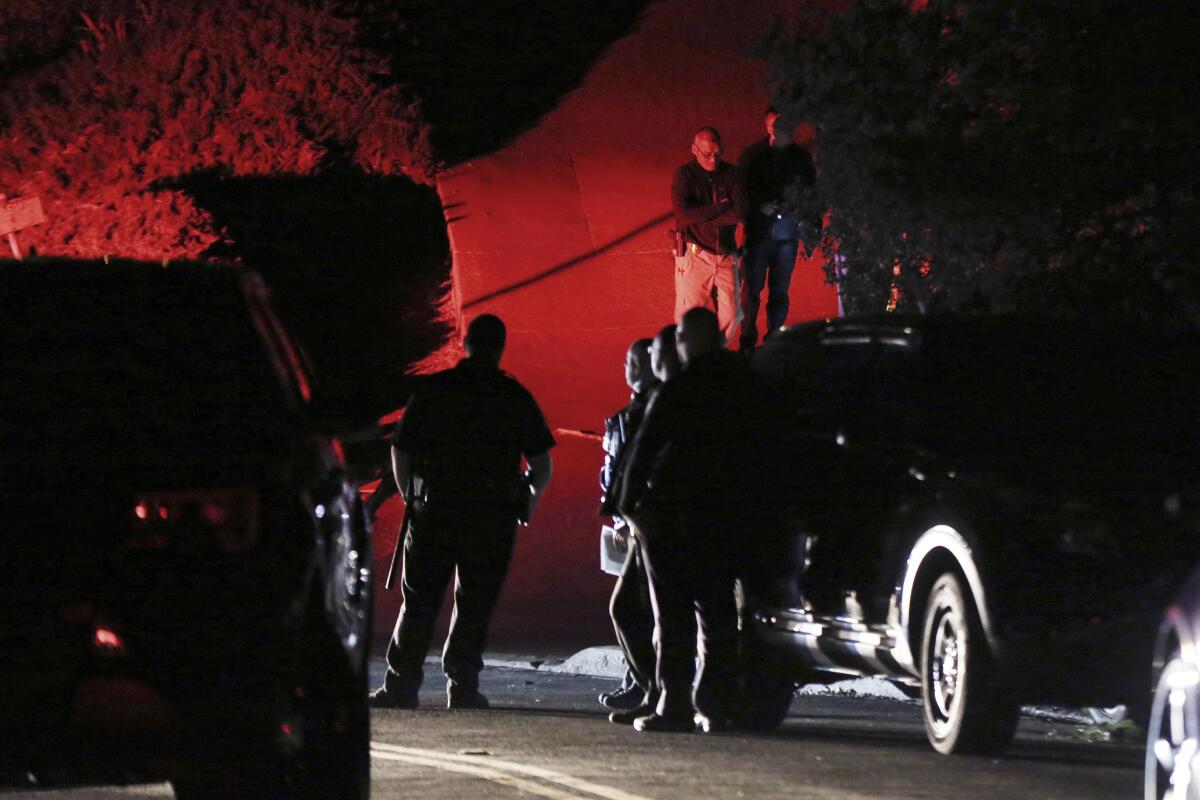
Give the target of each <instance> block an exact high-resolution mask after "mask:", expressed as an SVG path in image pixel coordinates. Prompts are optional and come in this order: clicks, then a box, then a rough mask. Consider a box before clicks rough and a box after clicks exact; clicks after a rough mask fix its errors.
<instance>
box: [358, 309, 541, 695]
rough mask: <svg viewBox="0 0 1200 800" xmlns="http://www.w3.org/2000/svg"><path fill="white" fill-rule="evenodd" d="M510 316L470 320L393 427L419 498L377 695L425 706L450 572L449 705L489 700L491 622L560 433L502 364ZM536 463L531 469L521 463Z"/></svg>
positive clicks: (399, 468)
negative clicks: (483, 681)
mask: <svg viewBox="0 0 1200 800" xmlns="http://www.w3.org/2000/svg"><path fill="white" fill-rule="evenodd" d="M504 344H505V328H504V323H503V322H501V321H500V319H499V318H498V317H495V316H493V315H491V314H484V315H482V316H479V317H476V318H475V319H474V320H473V321H472V322H471V324H470V326H469V327H468V328H467V335H466V339H465V340H464V346H465V349H466V352H467V357H466V358H464V359H462V360H461V361H459V362H458V364H457V365H456V366H455V367H453V368H452V369H448V370H443V371H442V372H439V373H437V374H435V375H432V376H430V378H429V379H428V380H427V381H426V382H425V383H424V384H423V385H422V386H421V387H420V388H419V389H418V390H417V391H416V392H415V393H414V394H413V396H412V398H411V399H410V400H409V402H408V405H407V410H406V411H405V414H404V417H403V418H402V419H401V420H400V422H399V423H398V424H397V425H396V431H395V433H394V434H393V436H392V468H393V472H394V475H395V479H396V485H397V486H399V487H400V491H401V492H402V493H403V495H404V499H405V502H406V503H409V504H411V506H412V514H411V521H410V524H409V527H408V530H407V532H406V533H405V539H404V566H403V573H402V579H401V580H402V584H401V585H402V587H403V593H404V605H403V607H402V608H401V609H400V615H399V617H398V619H397V620H396V629H395V632H394V633H393V635H392V641H391V643H390V644H389V645H388V649H387V674H386V677H385V678H384V685H383V687H382V688H380V689H379V690H377V691H376V692H374V693H372V695H371V700H372V704H373V705H375V706H380V707H386V708H416V706H417V690H418V688H419V687H420V685H421V679H422V677H423V674H424V662H425V654H426V652H427V651H428V650H429V640H430V638H431V636H432V634H433V625H434V621H435V620H436V619H437V614H438V610H439V608H440V607H441V603H442V597H443V595H444V594H445V591H446V584H447V583H448V582H449V580H450V577H451V576H452V575H455V576H456V579H455V584H454V614H453V617H452V618H451V622H450V631H449V633H448V635H447V636H446V644H445V648H444V650H443V652H442V667H443V670H444V672H445V674H446V694H447V705H448V706H449V707H450V708H487V706H488V702H487V698H485V697H484V696H483V695H482V694H480V693H479V672H480V670H481V669H482V668H483V657H482V656H483V648H484V645H485V643H486V640H487V629H488V623H489V621H490V620H491V616H492V610H493V609H494V608H495V605H496V599H497V597H498V596H499V593H500V587H501V585H502V584H503V583H504V578H505V575H506V574H507V572H508V564H509V560H510V559H511V558H512V551H513V544H514V540H515V534H516V525H517V520H518V517H522V518H524V519H526V520H528V519H529V516H530V515H531V514H532V513H533V509H534V507H535V506H536V504H537V502H538V500H539V499H540V498H541V496H542V492H543V491H545V488H546V485H547V484H548V483H549V482H550V476H551V473H552V462H551V459H550V452H549V451H550V448H551V447H553V446H554V437H553V436H552V435H551V433H550V429H549V428H548V427H547V426H546V421H545V418H544V417H543V416H542V412H541V410H540V409H539V408H538V405H537V403H536V402H535V401H534V399H533V397H532V396H531V395H530V394H529V392H528V391H526V390H525V388H524V387H522V386H521V384H520V383H518V382H517V381H516V380H515V379H514V378H512V377H511V376H509V375H508V374H506V373H504V372H502V371H501V370H500V357H501V356H502V355H503V353H504ZM522 457H524V459H525V461H526V462H527V463H528V465H529V474H528V481H526V480H525V479H523V477H522V475H521V473H520V467H521V459H522Z"/></svg>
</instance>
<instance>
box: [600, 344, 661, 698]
mask: <svg viewBox="0 0 1200 800" xmlns="http://www.w3.org/2000/svg"><path fill="white" fill-rule="evenodd" d="M651 342H652V340H650V339H638V340H637V341H636V342H634V343H633V344H632V345H630V347H629V351H628V352H627V353H626V354H625V382H626V383H627V384H628V385H629V388H630V389H631V390H632V392H633V393H632V394H631V395H630V397H629V404H628V405H626V406H625V407H624V408H622V409H621V410H620V411H619V412H617V413H616V414H614V415H612V416H611V417H609V418H608V419H607V420H605V422H604V465H603V466H602V467H601V468H600V490H601V491H602V492H603V496H602V498H601V500H600V513H601V514H610V515H612V518H613V527H614V528H615V529H616V531H617V535H619V536H623V537H624V538H625V541H626V543H627V544H626V546H627V548H628V549H627V552H626V555H625V563H624V564H623V565H622V567H621V574H620V576H619V577H618V578H617V583H616V585H615V586H614V587H613V593H612V600H611V601H610V602H609V607H608V610H609V614H610V615H611V616H612V621H613V628H614V629H615V630H616V634H617V642H618V643H619V644H620V645H621V651H622V653H624V655H625V663H626V664H627V665H628V668H627V669H626V671H625V678H624V680H623V681H622V682H621V686H620V687H618V688H617V689H616V690H615V691H612V692H605V693H603V694H601V695H600V704H601V705H603V706H605V707H606V708H609V709H611V710H613V711H626V710H629V709H631V708H636V707H638V706H640V705H641V704H642V703H643V702H644V701H645V699H646V695H647V693H648V692H650V691H651V690H652V687H653V683H654V644H653V642H652V641H651V636H652V634H653V632H654V615H653V613H652V612H651V610H650V585H649V583H647V581H646V571H645V568H644V566H643V565H642V554H641V545H639V544H638V541H637V537H636V536H635V535H634V531H633V528H632V526H630V525H629V523H628V522H627V521H626V520H625V518H624V517H622V516H621V512H620V511H619V510H618V508H617V491H618V489H619V487H620V485H621V475H622V473H623V472H624V469H625V455H626V453H627V451H628V446H629V444H630V443H631V442H632V441H633V437H634V436H635V435H636V434H637V430H638V428H639V427H640V426H641V424H642V418H643V417H644V416H645V413H646V405H647V404H648V403H649V401H650V395H651V392H653V391H654V389H655V387H657V386H658V378H656V377H655V376H654V372H653V371H652V370H651V368H650V345H651Z"/></svg>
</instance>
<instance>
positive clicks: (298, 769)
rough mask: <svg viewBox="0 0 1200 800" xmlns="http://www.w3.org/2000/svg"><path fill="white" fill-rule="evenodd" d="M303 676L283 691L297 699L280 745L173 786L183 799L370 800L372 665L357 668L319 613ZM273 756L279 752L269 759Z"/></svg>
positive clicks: (310, 629)
mask: <svg viewBox="0 0 1200 800" xmlns="http://www.w3.org/2000/svg"><path fill="white" fill-rule="evenodd" d="M314 616H315V617H316V618H315V619H310V620H309V621H308V624H307V625H306V631H305V633H304V636H303V640H302V642H301V646H300V650H301V657H300V658H299V660H298V663H297V664H296V667H295V669H296V670H297V672H296V674H295V675H294V676H293V678H292V679H291V680H289V681H286V682H285V684H284V685H281V686H279V687H278V688H279V691H280V692H282V693H283V694H285V695H288V696H290V699H289V700H288V701H286V703H285V704H284V705H285V706H286V707H287V708H289V710H288V711H287V712H286V713H284V714H282V715H281V718H280V720H279V722H278V723H277V728H276V730H275V732H274V736H275V737H277V739H278V741H277V743H276V744H275V746H273V747H271V748H269V749H264V748H258V747H256V748H252V749H251V748H248V750H250V752H251V753H254V754H255V755H249V754H248V755H247V756H245V757H243V758H240V759H236V760H233V761H232V762H228V763H222V764H221V765H220V766H219V767H214V768H213V769H209V770H205V771H202V772H197V773H194V774H191V775H189V776H187V777H186V778H180V779H175V780H173V781H172V788H174V790H175V796H176V797H177V798H179V800H202V799H205V800H207V798H213V797H222V798H228V799H229V800H243V799H244V800H268V798H271V799H273V798H300V800H368V798H369V797H370V793H371V760H370V759H371V756H370V746H371V736H370V712H369V709H368V707H367V682H366V681H367V677H366V669H365V667H366V664H365V661H363V663H361V664H360V663H352V662H351V659H350V658H348V657H347V652H346V650H345V648H343V647H342V644H341V642H340V641H339V639H338V637H337V634H336V633H335V632H334V628H333V625H332V624H330V622H329V621H328V619H327V618H326V617H325V616H324V614H322V613H320V612H314ZM270 751H273V752H270Z"/></svg>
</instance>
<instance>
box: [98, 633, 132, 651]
mask: <svg viewBox="0 0 1200 800" xmlns="http://www.w3.org/2000/svg"><path fill="white" fill-rule="evenodd" d="M92 644H93V645H95V646H96V647H97V648H98V649H100V650H121V649H122V648H123V647H124V646H125V645H124V643H123V642H122V641H121V637H120V636H118V635H117V633H116V631H113V630H111V629H109V628H96V633H95V635H93V636H92Z"/></svg>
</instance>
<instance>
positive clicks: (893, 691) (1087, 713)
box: [370, 645, 1126, 725]
mask: <svg viewBox="0 0 1200 800" xmlns="http://www.w3.org/2000/svg"><path fill="white" fill-rule="evenodd" d="M425 663H426V664H434V665H438V664H440V663H441V659H440V658H439V657H438V656H428V657H427V658H426V659H425ZM483 665H484V667H489V668H492V669H519V670H530V671H533V672H546V673H558V674H563V675H587V676H590V677H594V678H611V679H613V680H621V679H622V678H624V677H625V656H623V655H622V654H621V648H619V647H616V646H615V645H608V646H603V647H588V648H585V649H583V650H580V651H579V652H577V653H574V654H572V655H570V656H568V657H567V658H554V657H545V656H536V655H520V654H497V655H493V656H487V655H485V656H484V658H483ZM383 672H384V666H383V659H382V658H373V659H371V669H370V673H371V678H372V685H375V684H377V683H378V682H379V681H381V680H382V678H383ZM796 694H797V695H800V696H805V697H821V696H824V697H870V698H874V699H877V700H891V701H894V702H899V703H918V702H920V701H919V700H914V699H912V698H911V697H909V696H908V695H906V694H905V693H904V692H903V691H901V690H900V689H899V688H898V687H897V686H896V685H895V684H893V683H892V682H891V681H888V680H885V679H883V678H847V679H845V680H840V681H835V682H834V683H829V684H823V683H810V684H806V685H804V686H801V687H800V688H799V689H798V690H797V691H796ZM1021 713H1022V714H1025V715H1026V716H1030V717H1034V718H1036V719H1041V720H1045V721H1048V722H1066V723H1071V724H1075V725H1104V724H1112V723H1115V722H1120V721H1121V720H1122V719H1123V718H1124V717H1125V713H1126V711H1125V708H1124V706H1116V707H1115V708H1110V709H1099V708H1078V709H1074V708H1058V707H1052V706H1022V707H1021Z"/></svg>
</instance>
